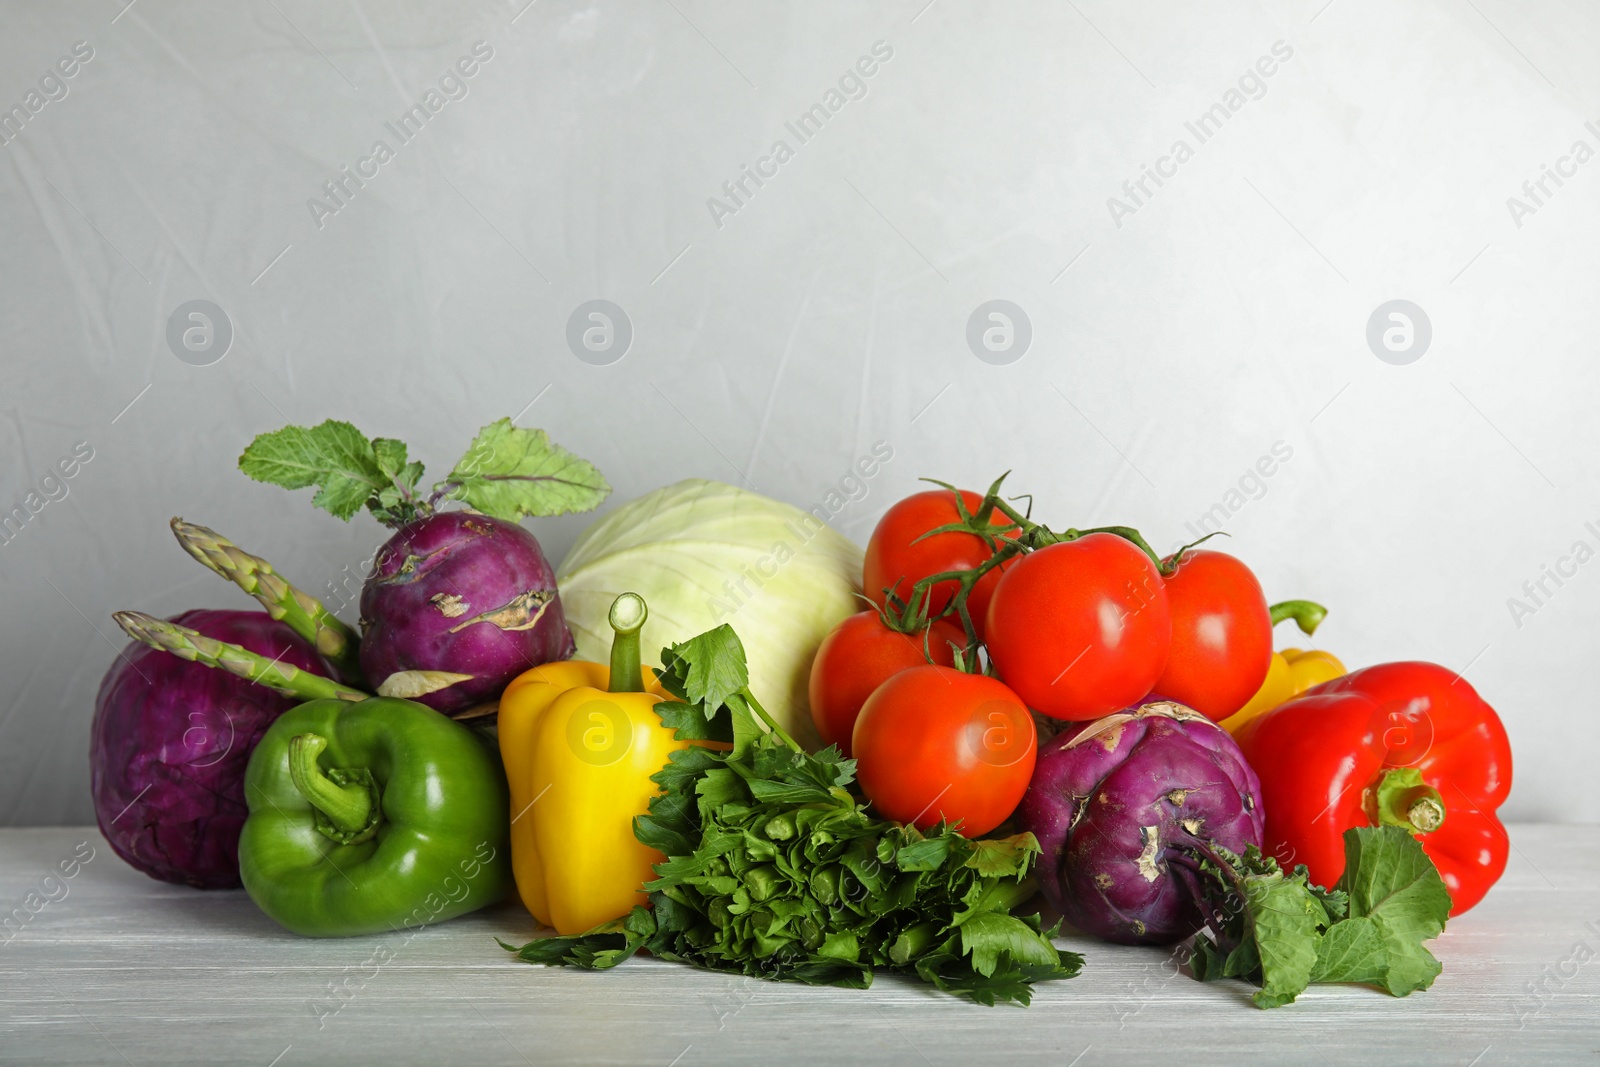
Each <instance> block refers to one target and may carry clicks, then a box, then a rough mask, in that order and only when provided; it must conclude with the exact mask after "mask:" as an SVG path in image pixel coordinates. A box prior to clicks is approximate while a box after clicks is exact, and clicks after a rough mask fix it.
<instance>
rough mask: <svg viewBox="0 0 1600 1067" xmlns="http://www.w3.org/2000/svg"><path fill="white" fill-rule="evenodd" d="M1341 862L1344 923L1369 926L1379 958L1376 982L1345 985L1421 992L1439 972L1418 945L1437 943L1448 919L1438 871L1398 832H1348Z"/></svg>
mask: <svg viewBox="0 0 1600 1067" xmlns="http://www.w3.org/2000/svg"><path fill="white" fill-rule="evenodd" d="M1344 862H1345V869H1344V877H1343V878H1341V879H1339V888H1340V889H1343V890H1344V891H1345V892H1346V893H1347V894H1348V895H1349V900H1350V917H1349V919H1347V920H1346V922H1348V923H1368V924H1371V926H1372V927H1373V932H1374V933H1375V934H1376V936H1377V937H1378V938H1379V939H1381V941H1382V944H1383V950H1384V956H1385V960H1384V971H1383V978H1382V979H1381V980H1376V979H1372V978H1360V979H1345V980H1347V981H1370V982H1373V984H1376V985H1381V986H1383V987H1384V988H1385V989H1387V990H1388V991H1389V992H1390V993H1392V994H1393V995H1394V996H1397V997H1403V996H1405V995H1406V994H1407V993H1410V992H1413V991H1415V990H1418V989H1427V988H1428V987H1429V986H1430V985H1432V984H1433V980H1434V979H1435V978H1437V977H1438V976H1439V972H1440V970H1441V969H1442V968H1441V966H1440V964H1439V961H1438V960H1437V959H1436V958H1435V957H1434V955H1433V953H1431V952H1429V951H1428V950H1427V949H1426V948H1424V947H1423V944H1422V943H1423V942H1424V941H1428V940H1431V939H1432V938H1435V937H1438V936H1439V934H1440V932H1441V931H1443V930H1444V924H1445V920H1446V919H1448V918H1449V917H1450V891H1449V890H1448V889H1446V888H1445V884H1444V879H1443V878H1441V877H1439V871H1438V869H1437V868H1436V867H1434V865H1433V862H1432V861H1431V860H1429V859H1428V854H1427V853H1426V852H1424V851H1423V850H1422V846H1421V845H1420V844H1419V843H1418V842H1417V839H1416V838H1415V837H1413V836H1412V835H1411V834H1410V833H1409V832H1407V831H1406V830H1405V829H1403V828H1401V827H1398V826H1374V827H1360V828H1358V829H1355V830H1351V831H1350V832H1348V833H1347V834H1346V835H1345V839H1344ZM1341 925H1342V924H1341ZM1364 940H1370V937H1368V938H1364ZM1328 980H1329V981H1335V980H1336V979H1328Z"/></svg>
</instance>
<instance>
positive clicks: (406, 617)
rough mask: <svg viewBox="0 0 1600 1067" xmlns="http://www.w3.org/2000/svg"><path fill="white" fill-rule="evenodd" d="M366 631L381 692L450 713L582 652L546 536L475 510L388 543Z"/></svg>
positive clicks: (366, 590) (424, 524)
mask: <svg viewBox="0 0 1600 1067" xmlns="http://www.w3.org/2000/svg"><path fill="white" fill-rule="evenodd" d="M361 631H362V638H361V669H362V670H363V672H365V674H366V676H367V679H368V680H369V681H370V682H371V683H372V684H373V685H375V686H377V687H378V691H379V692H380V693H382V694H384V695H385V696H400V697H409V698H410V699H413V700H416V701H419V702H421V703H423V704H426V705H428V706H429V707H431V708H434V709H436V710H438V711H443V712H447V713H448V712H451V711H457V710H460V709H461V708H465V707H467V706H469V705H472V704H475V703H479V702H481V701H485V700H492V699H493V698H494V697H496V696H498V695H499V693H500V691H501V690H502V689H504V688H505V687H506V684H507V683H508V682H510V681H511V679H513V678H515V677H516V676H517V675H519V674H521V673H522V672H523V671H525V670H528V669H529V668H531V667H537V666H538V665H539V664H541V663H547V662H549V661H550V660H556V659H565V658H566V657H568V656H570V655H572V652H573V643H572V634H571V633H570V632H569V631H568V629H567V620H566V616H565V615H563V614H562V611H561V598H560V597H559V596H558V595H557V593H556V576H555V571H554V569H553V568H551V566H550V563H549V561H547V560H546V559H545V558H544V552H543V551H541V550H540V548H539V542H538V541H537V540H536V539H535V538H534V536H533V535H532V534H531V533H529V532H528V531H527V530H525V529H523V528H522V527H521V526H519V525H517V524H516V523H514V522H507V521H505V520H503V519H494V518H490V517H489V516H487V515H480V514H477V513H476V512H470V511H441V512H435V513H434V514H432V515H429V516H428V517H427V518H423V519H418V520H416V521H415V522H410V523H407V524H406V525H405V526H402V527H401V528H400V529H399V530H398V531H397V532H396V533H395V535H394V536H393V537H391V538H390V539H389V540H388V541H387V542H386V543H385V544H384V546H383V547H382V548H380V549H378V554H377V557H376V559H375V560H374V563H373V568H372V573H371V574H370V575H368V576H367V581H366V585H365V586H364V587H363V588H362V590H361Z"/></svg>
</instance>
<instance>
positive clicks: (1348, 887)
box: [1191, 826, 1450, 1008]
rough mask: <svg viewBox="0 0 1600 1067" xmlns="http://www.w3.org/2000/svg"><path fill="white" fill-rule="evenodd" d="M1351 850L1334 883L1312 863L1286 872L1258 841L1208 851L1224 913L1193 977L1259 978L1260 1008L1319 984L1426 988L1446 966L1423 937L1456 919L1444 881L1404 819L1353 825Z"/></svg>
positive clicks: (1211, 885) (1215, 901)
mask: <svg viewBox="0 0 1600 1067" xmlns="http://www.w3.org/2000/svg"><path fill="white" fill-rule="evenodd" d="M1344 848H1345V873H1344V877H1343V878H1341V879H1340V880H1339V883H1338V885H1337V886H1335V887H1334V888H1333V889H1331V890H1328V889H1323V888H1321V887H1320V886H1315V885H1311V884H1309V881H1308V878H1307V875H1306V869H1305V867H1296V868H1295V869H1294V870H1293V871H1292V872H1291V873H1289V874H1287V875H1285V874H1284V873H1283V872H1282V871H1280V870H1279V869H1278V867H1277V864H1276V863H1275V862H1273V861H1272V860H1271V859H1270V858H1269V857H1264V856H1262V855H1261V854H1260V853H1259V852H1258V851H1257V850H1255V849H1253V848H1252V849H1250V850H1249V851H1248V852H1247V853H1246V854H1245V855H1244V856H1242V857H1241V856H1235V855H1232V854H1231V853H1228V852H1226V851H1224V850H1221V849H1214V850H1208V853H1209V854H1207V855H1204V856H1203V859H1204V860H1205V861H1206V862H1204V863H1203V864H1202V865H1201V868H1200V869H1201V871H1202V872H1203V873H1204V874H1205V875H1206V879H1207V880H1206V882H1205V888H1204V889H1203V890H1202V892H1203V893H1204V894H1205V896H1206V898H1207V900H1208V901H1209V902H1210V904H1211V906H1212V909H1213V911H1214V912H1215V913H1216V914H1217V915H1220V916H1222V917H1223V918H1222V920H1221V928H1220V929H1214V930H1213V931H1212V934H1213V937H1211V938H1208V937H1205V936H1201V937H1198V938H1197V939H1196V942H1195V947H1194V953H1193V955H1192V958H1191V969H1192V971H1193V973H1194V976H1195V977H1196V978H1198V979H1200V980H1202V981H1210V980H1213V979H1217V978H1245V979H1247V980H1250V981H1253V982H1255V983H1256V984H1258V985H1259V986H1261V989H1260V990H1259V991H1258V992H1257V993H1256V994H1255V997H1254V1000H1255V1003H1256V1005H1257V1006H1258V1007H1262V1008H1275V1007H1280V1006H1281V1005H1284V1004H1288V1003H1290V1002H1291V1001H1293V1000H1294V999H1295V997H1296V996H1298V995H1299V994H1300V992H1301V991H1303V990H1304V989H1305V988H1306V986H1307V985H1308V984H1310V983H1313V982H1360V983H1362V984H1365V985H1375V986H1379V987H1380V988H1382V989H1385V990H1387V991H1388V992H1389V993H1391V994H1392V995H1394V996H1397V997H1403V996H1405V995H1406V994H1407V993H1411V992H1414V991H1415V990H1418V989H1426V988H1428V986H1429V985H1431V984H1432V983H1433V980H1434V978H1436V977H1437V976H1438V975H1439V972H1440V964H1439V961H1438V960H1437V959H1435V958H1434V956H1433V954H1432V953H1431V952H1429V951H1428V950H1427V949H1426V948H1425V947H1424V946H1423V942H1425V941H1427V940H1429V939H1431V938H1434V937H1437V936H1438V935H1439V932H1440V931H1441V930H1443V929H1444V924H1445V920H1446V919H1447V918H1448V917H1449V914H1450V894H1449V892H1448V890H1446V889H1445V885H1444V880H1443V879H1442V878H1440V877H1439V872H1438V870H1437V869H1436V868H1435V867H1434V865H1433V862H1432V861H1431V860H1429V859H1428V855H1427V853H1426V852H1424V851H1423V849H1422V846H1421V845H1420V844H1418V843H1417V840H1416V838H1415V837H1413V836H1412V835H1411V834H1410V833H1409V832H1408V831H1406V830H1405V829H1403V828H1401V827H1398V826H1381V827H1358V828H1354V829H1350V830H1347V831H1345V834H1344ZM1221 864H1225V865H1226V867H1227V869H1226V870H1224V869H1222V867H1221V866H1220V865H1221ZM1241 898H1242V899H1241Z"/></svg>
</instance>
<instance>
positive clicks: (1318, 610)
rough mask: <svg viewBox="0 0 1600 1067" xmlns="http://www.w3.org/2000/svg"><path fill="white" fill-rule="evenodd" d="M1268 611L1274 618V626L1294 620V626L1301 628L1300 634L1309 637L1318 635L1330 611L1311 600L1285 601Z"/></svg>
mask: <svg viewBox="0 0 1600 1067" xmlns="http://www.w3.org/2000/svg"><path fill="white" fill-rule="evenodd" d="M1267 610H1268V612H1269V613H1270V614H1271V616H1272V625H1274V626H1276V625H1278V624H1279V623H1280V622H1282V621H1283V620H1284V619H1293V620H1294V624H1295V625H1296V626H1298V627H1300V632H1301V633H1303V634H1305V635H1306V636H1307V637H1309V636H1311V635H1312V634H1313V633H1316V630H1317V627H1318V626H1320V625H1322V620H1323V619H1325V618H1327V617H1328V609H1327V608H1325V607H1323V606H1322V605H1321V604H1318V603H1316V602H1315V601H1311V600H1285V601H1283V602H1282V603H1278V604H1274V605H1272V607H1270V608H1268V609H1267Z"/></svg>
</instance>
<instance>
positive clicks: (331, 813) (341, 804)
mask: <svg viewBox="0 0 1600 1067" xmlns="http://www.w3.org/2000/svg"><path fill="white" fill-rule="evenodd" d="M327 747H328V739H327V738H325V737H323V736H322V735H321V734H296V735H295V736H294V737H291V738H290V739H289V777H290V779H291V780H292V781H293V782H294V787H295V788H296V789H298V790H299V791H300V795H301V796H303V797H305V798H306V803H308V804H310V805H311V806H312V807H313V808H315V809H316V812H317V829H318V830H320V831H322V833H323V834H325V835H326V836H328V837H330V838H332V839H333V840H335V841H338V842H339V843H340V844H345V845H354V844H358V843H360V842H362V841H365V840H367V839H368V838H370V837H371V836H372V835H373V834H374V833H376V832H377V829H378V821H379V817H380V814H381V809H380V807H379V804H378V796H377V788H376V786H375V785H374V783H373V781H372V772H370V771H367V770H365V769H362V770H356V771H349V770H340V769H336V770H333V771H330V772H328V773H326V774H324V773H323V771H322V768H321V767H320V766H319V765H318V764H317V757H318V756H320V755H322V752H323V750H324V749H326V748H327Z"/></svg>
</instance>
